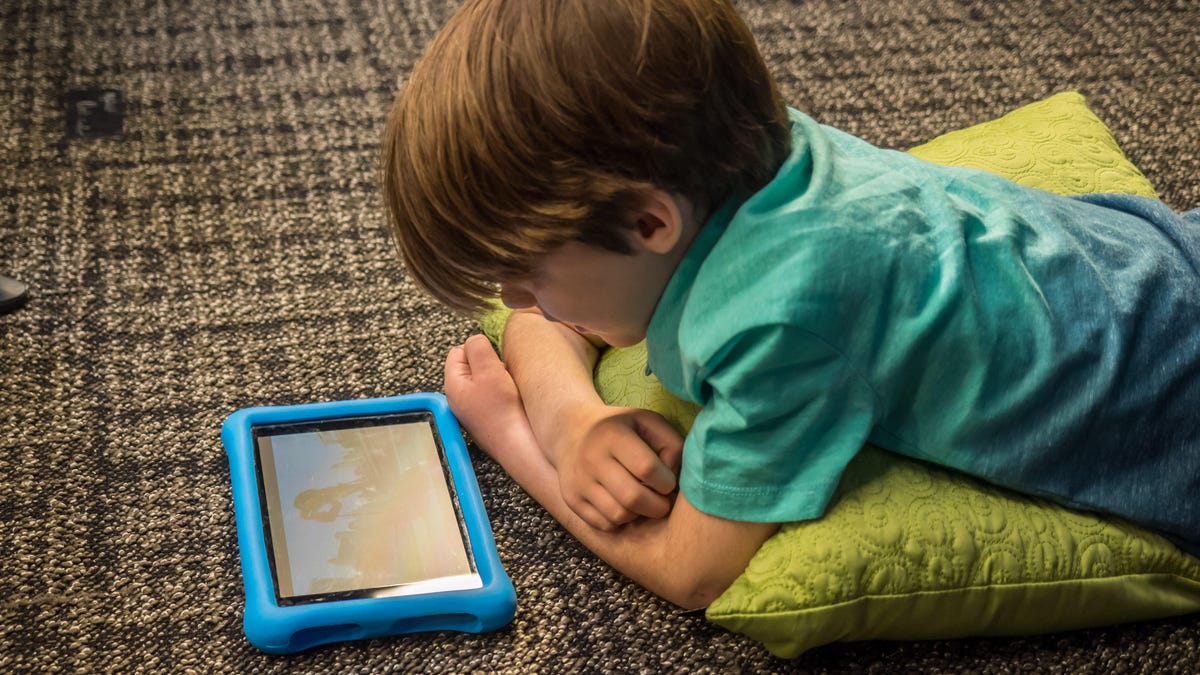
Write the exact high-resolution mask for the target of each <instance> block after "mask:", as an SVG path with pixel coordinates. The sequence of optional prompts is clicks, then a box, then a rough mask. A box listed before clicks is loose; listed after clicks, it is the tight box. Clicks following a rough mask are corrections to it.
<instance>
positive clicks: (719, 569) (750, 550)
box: [505, 437, 778, 609]
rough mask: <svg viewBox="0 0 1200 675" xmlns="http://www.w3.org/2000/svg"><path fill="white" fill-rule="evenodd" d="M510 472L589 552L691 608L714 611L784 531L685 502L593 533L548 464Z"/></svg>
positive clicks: (533, 464)
mask: <svg viewBox="0 0 1200 675" xmlns="http://www.w3.org/2000/svg"><path fill="white" fill-rule="evenodd" d="M531 441H532V437H531ZM505 469H506V470H508V472H509V473H510V474H511V475H512V477H513V478H514V479H515V480H516V481H517V482H518V483H520V484H521V486H522V487H523V488H525V490H526V492H528V493H529V494H530V495H531V496H532V497H533V498H534V499H536V500H537V501H538V502H539V503H540V504H541V505H542V506H543V507H545V509H546V510H547V511H548V512H549V513H550V515H552V516H553V517H554V518H555V519H556V520H558V521H559V522H560V523H562V525H563V527H565V528H566V529H567V530H568V531H569V532H570V533H571V534H573V535H575V537H576V538H578V539H579V541H580V542H581V543H583V545H584V546H586V547H587V548H588V549H590V550H591V551H592V552H593V553H595V554H596V555H598V556H599V557H600V558H602V559H603V560H604V561H605V562H607V563H608V564H610V565H612V566H613V567H614V568H616V569H617V570H618V571H620V572H621V573H623V574H625V575H626V576H628V577H629V578H631V579H633V580H634V581H636V582H637V583H639V584H641V585H642V586H644V587H645V588H646V589H648V590H649V591H651V592H652V593H654V594H655V595H658V596H659V597H662V598H664V599H666V600H668V601H670V602H672V603H674V604H676V605H678V606H680V607H682V608H684V609H697V608H701V607H707V606H708V605H709V604H710V603H711V602H712V601H713V600H715V599H716V598H717V596H719V595H720V594H721V593H722V592H724V591H725V589H726V588H728V587H729V585H730V584H731V583H733V581H734V580H735V579H737V577H738V575H740V574H741V573H742V571H744V570H745V568H746V565H747V564H748V563H749V562H750V559H751V558H752V557H754V554H755V553H756V552H757V551H758V549H759V547H760V546H761V545H762V543H763V542H764V541H766V540H767V538H769V537H770V536H771V535H772V534H774V533H775V532H776V530H777V529H778V525H777V524H774V523H748V522H737V521H730V520H724V519H721V518H716V517H714V516H709V515H707V514H704V513H701V512H700V511H698V510H696V509H695V507H693V506H691V504H689V503H688V502H687V501H686V500H685V499H684V498H682V497H680V498H679V499H678V500H677V501H676V504H675V507H674V508H673V509H672V511H671V514H670V515H669V516H667V517H666V518H656V519H640V520H637V521H634V522H632V523H628V524H626V525H624V526H622V527H621V528H619V529H617V530H614V531H611V532H607V531H603V530H598V529H595V528H593V527H591V526H590V525H588V524H587V523H585V522H584V521H583V520H581V519H580V518H579V516H578V515H576V513H575V512H574V511H572V510H571V509H570V508H569V507H568V506H567V504H566V503H565V502H564V501H563V499H562V494H561V493H560V492H559V490H558V477H557V474H556V473H555V471H554V468H553V467H552V466H550V464H549V462H548V461H543V462H540V463H539V462H528V463H520V464H518V465H517V466H506V467H505Z"/></svg>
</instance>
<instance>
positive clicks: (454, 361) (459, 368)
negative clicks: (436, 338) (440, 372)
mask: <svg viewBox="0 0 1200 675" xmlns="http://www.w3.org/2000/svg"><path fill="white" fill-rule="evenodd" d="M451 377H456V378H469V377H471V364H470V362H468V361H467V355H466V352H465V351H464V350H463V348H462V345H455V346H454V347H451V348H450V351H449V352H447V354H446V367H445V379H446V381H447V382H449V380H450V378H451Z"/></svg>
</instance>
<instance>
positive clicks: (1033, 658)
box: [0, 0, 1200, 673]
mask: <svg viewBox="0 0 1200 675" xmlns="http://www.w3.org/2000/svg"><path fill="white" fill-rule="evenodd" d="M742 7H743V8H744V10H745V12H746V14H747V16H748V19H749V21H750V22H751V24H752V27H753V28H754V30H755V32H756V34H757V35H758V37H759V39H760V41H761V43H762V46H763V49H764V51H765V53H766V54H767V57H768V60H769V62H770V64H771V66H772V67H773V68H774V70H775V72H776V73H777V74H778V76H779V78H780V79H781V81H782V83H783V88H784V90H785V94H786V96H787V98H788V100H789V101H790V102H791V103H792V104H793V105H796V106H798V107H802V108H804V109H806V110H807V111H809V112H810V113H812V114H814V115H815V116H816V117H818V118H819V119H821V120H822V121H825V122H829V123H832V124H834V125H836V126H840V127H842V128H844V129H846V130H848V131H851V132H854V133H857V134H859V135H861V136H864V137H866V138H867V139H869V140H872V141H874V142H876V143H879V144H882V145H886V146H892V147H900V148H905V147H909V146H912V145H914V144H917V143H919V142H921V141H924V140H927V139H929V138H931V137H933V136H935V135H937V134H939V133H941V132H943V131H947V130H950V129H954V128H958V127H962V126H967V125H970V124H974V123H976V122H981V121H984V120H986V119H990V118H993V117H995V116H998V115H999V114H1001V113H1003V112H1006V111H1008V110H1010V109H1013V108H1016V107H1018V106H1020V105H1022V104H1025V103H1028V102H1031V101H1033V100H1035V99H1039V98H1042V97H1045V96H1046V95H1049V94H1051V93H1054V92H1058V91H1062V90H1066V89H1072V88H1074V89H1079V90H1081V91H1082V92H1083V93H1084V94H1085V95H1086V96H1087V97H1088V98H1089V101H1090V103H1091V104H1092V106H1093V107H1094V109H1095V110H1096V111H1097V113H1098V114H1099V115H1100V117H1101V118H1102V119H1104V120H1105V121H1106V122H1107V123H1108V124H1109V125H1110V126H1111V127H1112V128H1113V130H1114V131H1115V133H1116V136H1117V138H1118V140H1119V141H1120V143H1121V144H1122V145H1123V147H1124V148H1125V150H1126V151H1127V153H1128V154H1129V156H1130V157H1131V158H1132V159H1133V160H1134V161H1135V162H1136V163H1137V164H1138V165H1139V166H1141V167H1142V168H1143V169H1144V171H1145V172H1146V174H1147V175H1148V177H1149V178H1150V180H1151V181H1152V182H1153V183H1154V184H1155V185H1156V186H1157V188H1158V189H1159V190H1160V192H1161V194H1162V196H1163V197H1164V199H1165V201H1167V202H1168V203H1169V204H1170V205H1171V206H1173V207H1175V208H1177V209H1182V208H1184V207H1190V206H1195V205H1200V180H1198V179H1197V176H1200V123H1198V120H1200V86H1198V82H1200V37H1198V36H1200V3H1197V2H1195V1H1194V0H1151V1H1150V2H1145V1H1141V0H1119V1H1117V2H1106V3H1079V2H1072V1H1070V0H1042V1H1040V2H1032V1H1030V2H1019V3H1016V2H1014V3H1004V2H1000V3H995V2H983V1H980V2H970V1H968V0H904V1H897V2H861V3H854V2H839V1H836V0H824V1H814V2H786V1H784V0H769V1H763V2H754V3H751V2H744V3H742ZM449 11H450V10H449V7H448V6H447V5H446V4H444V3H442V2H440V1H438V0H386V1H368V0H321V1H315V0H274V1H270V0H255V1H252V2H251V1H248V2H242V3H232V2H231V3H221V2H217V3H214V2H209V1H207V0H203V1H202V0H190V1H189V0H162V1H160V2H150V1H147V0H142V1H132V2H115V3H109V2H101V1H100V0H78V1H75V0H41V1H39V0H6V1H5V2H4V3H3V5H2V6H0V83H2V86H3V91H4V93H5V96H4V100H3V102H0V129H2V130H3V131H0V274H5V273H7V274H9V275H11V276H15V277H18V278H20V279H22V280H23V281H25V282H27V283H28V284H29V285H30V287H31V293H32V295H31V299H30V301H29V303H28V304H27V306H25V307H24V308H22V309H20V310H18V311H16V312H14V313H11V314H7V315H4V316H0V523H2V525H0V598H2V600H0V602H2V604H0V608H2V609H0V671H4V672H43V671H44V672H102V671H114V672H230V673H265V672H292V671H298V672H321V673H332V672H355V673H359V672H379V673H384V672H394V673H403V672H413V671H428V672H454V673H457V672H468V671H484V672H490V671H496V672H511V673H524V672H562V671H577V672H580V671H581V672H599V671H614V672H664V671H665V672H777V671H792V670H796V671H805V672H839V671H852V672H892V671H906V672H914V671H916V672H996V673H1000V672H1014V671H1044V672H1071V673H1075V672H1104V673H1107V672H1154V673H1158V672H1197V669H1198V666H1197V664H1198V663H1200V617H1198V616H1192V617H1184V618H1178V619H1173V620H1165V621H1155V622H1147V623H1141V624H1136V625H1128V626H1119V627H1113V628H1108V629H1102V630H1090V631H1083V632H1074V633H1068V634H1058V635H1047V636H1034V637H1025V638H1007V639H972V640H959V641H945V642H914V643H860V644H836V645H830V646H828V647H824V648H821V649H817V650H815V651H812V652H810V653H808V654H806V655H804V656H802V657H800V658H799V659H797V660H795V661H780V660H776V659H773V658H772V657H770V656H769V655H768V654H767V653H766V652H765V651H764V650H763V649H762V648H761V647H760V646H759V645H758V644H757V643H755V642H752V641H750V640H748V639H746V638H743V637H741V636H738V635H734V634H731V633H727V632H725V631H723V630H721V629H719V628H716V627H714V626H712V625H710V624H707V623H706V622H705V620H704V619H703V618H702V617H697V616H679V615H677V614H676V613H675V612H674V611H672V609H671V607H669V606H668V605H666V604H665V603H663V602H661V601H659V600H657V599H656V598H655V597H653V596H651V595H649V594H648V593H646V592H644V591H642V590H640V589H639V588H638V587H637V586H635V585H634V584H632V583H630V582H629V581H627V580H625V579H624V578H622V577H621V576H620V575H619V574H617V573H615V572H613V571H612V570H611V569H609V568H608V567H606V566H605V565H604V564H602V563H599V562H597V561H596V560H595V559H594V558H593V557H592V556H591V555H590V554H589V553H588V552H587V551H586V550H584V549H582V548H581V547H580V546H579V545H577V544H576V543H575V542H574V541H573V540H572V539H571V538H570V537H568V536H567V535H565V534H564V532H563V531H562V530H560V529H559V528H558V527H557V526H556V525H555V524H554V523H553V521H551V520H549V519H548V518H547V517H546V516H545V514H544V513H543V512H542V511H541V510H540V508H539V507H538V506H537V505H536V504H535V503H533V502H532V501H531V500H530V499H529V498H527V497H526V496H525V495H524V494H523V493H522V492H521V491H520V490H519V489H517V488H516V487H514V486H513V485H512V484H511V483H510V482H509V481H508V479H507V478H506V477H505V476H504V475H503V474H502V473H501V472H500V471H499V470H498V469H497V467H496V465H494V464H493V463H492V462H491V461H490V460H488V459H487V458H486V457H484V456H482V455H480V454H478V453H475V466H476V470H477V473H478V476H479V482H480V484H481V488H482V491H483V494H484V499H485V502H486V504H487V507H488V509H489V510H490V514H491V520H492V523H493V525H494V528H495V533H496V539H497V541H498V545H499V550H500V555H501V558H502V559H503V561H504V563H505V565H506V567H507V569H508V570H509V572H510V574H511V575H512V577H513V581H514V583H515V585H516V589H517V594H518V598H519V603H520V606H519V609H518V613H517V616H516V619H515V620H514V621H513V622H512V624H511V625H510V626H509V627H507V628H505V629H504V630H501V631H499V632H496V633H492V634H487V635H462V634H450V633H442V634H425V635H418V636H409V637H399V638H394V639H387V640H378V641H370V642H362V643H356V644H348V645H343V646H335V647H327V648H321V649H318V650H315V651H312V652H309V653H305V654H302V655H298V656H292V657H269V656H265V655H263V654H260V653H258V652H257V651H255V650H254V649H253V648H252V647H251V646H250V645H249V644H248V643H247V642H246V641H245V639H244V638H243V636H242V629H241V609H242V607H241V606H242V588H241V576H240V570H239V567H238V558H237V543H236V539H235V531H234V520H233V515H232V510H231V504H230V486H229V473H228V468H227V464H226V460H225V455H224V451H223V449H222V447H221V445H220V442H219V439H218V431H219V427H220V424H221V422H222V420H223V419H224V417H225V416H226V415H228V414H229V413H230V412H232V411H234V410H236V409H238V408H241V407H245V406H250V405H259V404H284V403H299V402H308V401H316V400H330V399H348V398H360V397H369V396H380V395H388V394H396V393H405V392H413V391H422V390H437V389H438V388H439V387H440V382H441V363H442V358H443V355H444V353H445V352H446V350H447V348H448V347H449V346H451V345H452V344H454V343H456V342H458V341H460V340H462V339H463V338H465V337H466V336H467V335H469V334H470V333H471V332H472V331H473V327H472V325H471V324H470V323H469V322H468V321H466V320H464V319H463V318H460V317H457V316H454V315H451V314H449V313H447V312H445V311H443V310H442V309H440V308H439V307H437V306H435V305H433V304H432V303H431V302H430V301H429V300H428V299H427V298H425V297H424V296H422V295H421V294H420V293H418V292H416V291H415V290H414V288H413V286H412V285H411V283H410V282H409V281H408V279H407V277H406V274H405V272H404V270H403V269H402V268H401V266H400V265H399V264H398V263H397V262H396V260H395V259H394V256H393V249H392V244H391V243H390V241H389V240H388V239H387V236H386V234H385V231H384V225H383V216H382V209H381V206H380V203H379V199H378V197H377V193H376V186H375V182H374V181H375V174H374V171H375V163H376V158H377V145H378V139H379V136H380V131H381V121H382V119H383V116H384V114H385V111H386V109H387V107H388V104H389V101H390V99H391V96H392V93H393V91H394V88H395V85H396V82H397V78H398V77H402V76H403V74H404V73H405V72H406V71H407V70H408V69H409V68H410V67H411V65H412V63H413V61H414V59H415V58H416V56H417V55H418V53H419V51H420V49H421V48H422V46H423V45H424V43H425V42H426V41H427V40H428V39H429V37H430V36H431V34H432V33H433V31H434V30H435V29H436V27H437V26H438V25H439V24H440V22H441V21H442V20H443V19H444V18H445V17H446V15H447V14H448V12H449ZM93 87H110V88H113V89H117V90H120V91H121V92H122V93H123V95H124V102H125V108H126V110H125V112H126V118H125V121H124V132H123V134H122V135H120V136H116V137H111V138H104V139H99V140H86V139H70V138H68V137H67V136H66V133H65V132H66V121H65V117H64V109H63V107H62V105H61V101H62V96H63V95H64V94H65V93H66V92H67V91H69V90H72V89H86V88H93Z"/></svg>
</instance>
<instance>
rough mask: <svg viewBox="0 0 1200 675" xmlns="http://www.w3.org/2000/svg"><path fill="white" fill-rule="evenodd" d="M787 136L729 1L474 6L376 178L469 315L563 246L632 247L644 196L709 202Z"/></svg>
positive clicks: (404, 95) (755, 174) (407, 242)
mask: <svg viewBox="0 0 1200 675" xmlns="http://www.w3.org/2000/svg"><path fill="white" fill-rule="evenodd" d="M789 145H790V135H789V125H788V120H787V111H786V108H785V107H784V104H783V102H782V98H781V97H780V95H779V92H778V90H777V88H776V86H775V83H774V81H773V80H772V79H771V77H770V75H769V73H768V72H767V68H766V65H765V63H764V62H763V60H762V57H761V55H760V54H759V52H758V49H757V47H756V45H755V42H754V38H753V36H752V35H751V33H750V31H749V29H748V28H747V27H746V25H745V23H744V22H743V21H742V19H741V18H740V17H739V16H738V15H737V12H736V11H735V10H734V9H733V7H732V6H731V5H730V4H729V1H728V0H467V1H466V3H465V4H464V5H463V6H462V7H460V8H459V9H458V11H457V12H456V13H455V14H454V16H453V17H451V19H450V20H449V21H448V22H447V24H446V25H445V27H444V28H443V29H442V30H441V31H440V32H439V33H438V35H437V36H436V37H435V38H434V40H433V42H432V43H431V44H430V46H429V47H428V49H427V50H426V52H425V55H424V56H423V57H422V58H421V60H420V61H419V62H418V63H417V65H416V67H415V68H414V70H413V72H412V75H411V77H409V79H408V82H407V84H406V85H405V86H404V87H403V88H402V89H401V91H400V93H399V95H398V96H397V97H396V101H395V103H394V105H393V106H392V111H391V115H390V118H389V120H388V123H387V130H386V133H385V139H384V148H383V159H382V165H381V180H382V184H383V193H384V198H385V201H386V204H387V209H388V216H389V219H390V221H391V225H392V230H393V233H394V234H395V236H396V241H397V243H398V245H399V250H400V254H401V257H402V258H403V260H404V262H405V264H406V266H407V267H408V269H409V271H410V273H411V274H412V275H413V277H414V278H415V280H416V281H417V282H418V283H419V284H421V285H422V286H423V287H425V288H426V289H427V290H429V291H430V292H431V293H432V294H433V295H434V296H435V297H437V298H438V299H439V300H441V301H442V302H444V303H446V304H448V305H450V306H451V307H454V308H456V309H459V310H463V311H472V310H475V309H477V308H478V307H479V306H480V305H481V304H482V302H483V301H484V300H486V299H487V298H490V297H494V296H495V294H496V284H497V283H498V282H501V281H505V280H509V279H517V278H521V277H523V276H526V275H528V274H529V273H530V272H531V271H532V270H533V268H534V266H535V265H536V264H537V262H538V260H540V259H541V257H542V256H544V255H545V254H547V253H549V252H550V251H552V250H554V249H555V248H556V247H558V246H560V245H562V244H564V243H566V242H568V241H581V242H584V243H588V244H592V245H596V246H600V247H604V248H607V249H610V250H613V251H618V252H628V250H629V249H628V239H627V238H626V236H625V232H626V230H627V228H628V227H630V226H632V223H631V222H629V221H630V218H631V214H633V213H634V212H635V209H636V208H637V207H638V206H640V203H639V202H640V199H641V198H642V196H643V195H645V194H646V192H647V191H648V190H650V189H653V188H659V189H663V190H666V191H668V192H672V193H677V194H682V195H684V196H686V197H688V198H689V199H691V200H692V201H693V202H694V203H697V204H698V205H700V207H701V208H706V207H712V206H715V205H717V204H718V203H720V202H721V201H723V200H724V199H725V198H726V197H727V196H729V195H731V194H735V193H745V194H749V193H750V192H753V191H755V190H757V189H758V188H760V187H761V186H763V185H765V184H766V183H767V181H769V180H770V178H771V177H772V176H773V175H774V173H775V171H776V170H777V169H778V167H779V165H780V164H781V163H782V162H783V159H784V157H785V156H786V154H787V152H788V149H789Z"/></svg>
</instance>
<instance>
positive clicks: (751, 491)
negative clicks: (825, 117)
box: [648, 113, 1200, 542]
mask: <svg viewBox="0 0 1200 675" xmlns="http://www.w3.org/2000/svg"><path fill="white" fill-rule="evenodd" d="M793 123H794V125H795V127H794V129H795V132H794V138H793V153H792V156H791V157H790V158H789V159H788V161H787V162H785V164H784V166H783V168H782V169H781V171H780V173H779V174H778V175H777V176H776V178H775V180H774V181H772V182H771V183H770V184H768V185H767V187H765V188H764V189H763V190H761V191H760V192H759V193H757V194H756V195H754V196H753V197H751V198H750V199H749V200H748V201H746V202H745V203H744V204H742V205H740V209H739V210H738V211H737V213H736V215H735V214H733V213H732V212H731V211H732V208H733V207H727V208H726V209H725V210H724V211H722V212H719V213H718V214H717V215H716V216H715V217H714V218H712V219H711V220H710V222H709V223H708V224H707V225H706V226H705V227H704V228H703V229H702V230H701V233H700V235H699V237H698V239H697V240H696V242H695V243H694V244H693V245H692V248H691V250H689V252H688V256H687V258H686V259H685V260H684V262H683V263H682V264H681V265H680V267H679V270H678V271H677V273H676V276H675V278H674V279H673V280H672V282H671V284H670V285H669V286H668V288H667V290H666V292H665V294H664V296H663V298H662V300H661V301H660V303H659V308H658V310H657V311H656V313H655V316H654V319H653V321H652V323H651V325H650V330H649V332H648V340H649V350H650V358H651V367H652V369H653V370H654V372H655V373H656V374H657V375H658V377H659V378H660V380H662V381H663V382H664V384H665V385H667V386H668V388H670V389H672V390H673V391H675V392H676V393H677V394H680V395H682V396H684V397H686V398H689V399H691V400H692V401H694V402H696V403H698V404H700V405H701V406H703V410H702V412H701V413H700V415H699V417H698V418H697V420H696V424H695V426H694V427H693V429H692V431H691V434H690V435H689V438H688V440H687V445H686V446H685V448H686V449H685V452H684V462H683V472H682V475H681V489H682V490H683V491H684V494H686V495H688V497H689V499H691V500H692V502H693V503H694V504H696V505H697V506H698V507H699V508H701V509H702V510H705V511H707V512H709V513H714V514H717V515H721V516H724V517H726V518H732V519H739V520H752V521H762V522H783V521H791V520H801V519H806V518H812V517H816V516H818V515H820V514H821V513H822V512H823V510H824V507H825V505H826V503H827V501H828V498H829V496H830V495H831V493H832V491H833V489H834V487H835V486H836V484H837V480H838V478H839V476H840V474H841V471H842V469H843V468H844V466H845V464H846V463H847V462H848V461H849V459H850V458H851V457H852V456H853V455H854V454H855V453H856V452H857V451H858V449H859V448H860V447H861V446H862V444H863V443H864V442H866V441H870V442H872V443H875V444H877V445H880V446H882V447H885V448H888V449H891V450H894V451H897V452H900V453H903V454H906V455H910V456H913V457H916V458H919V459H924V460H928V461H932V462H935V463H938V464H942V465H947V466H951V467H954V468H958V469H960V470H963V471H966V472H968V473H972V474H974V475H977V476H981V477H983V478H986V479H988V480H991V481H993V482H996V483H999V484H1002V485H1006V486H1010V487H1014V488H1017V489H1019V490H1022V491H1025V492H1029V493H1033V494H1039V495H1044V496H1050V497H1053V498H1055V499H1056V500H1058V501H1060V502H1064V503H1067V504H1069V505H1074V506H1078V507H1083V508H1088V509H1096V510H1101V511H1106V512H1110V513H1116V514H1118V515H1122V516H1125V517H1128V518H1131V519H1134V520H1136V521H1138V522H1141V523H1143V524H1146V525H1148V526H1151V527H1154V528H1157V529H1160V530H1163V531H1165V532H1168V533H1171V534H1173V535H1174V536H1175V537H1176V538H1184V539H1190V540H1191V541H1193V542H1195V541H1197V540H1200V500H1197V499H1195V498H1194V495H1197V494H1200V424H1198V423H1197V416H1198V411H1200V274H1198V273H1197V267H1200V222H1197V221H1195V220H1194V221H1192V223H1191V225H1190V226H1189V225H1188V224H1186V222H1185V221H1182V220H1181V219H1180V218H1179V217H1178V216H1176V215H1175V214H1173V213H1172V212H1170V210H1168V209H1167V208H1166V207H1165V206H1163V205H1162V204H1161V203H1159V202H1156V201H1153V200H1146V199H1141V198H1132V197H1122V196H1116V195H1112V196H1090V197H1087V198H1085V199H1068V198H1062V197H1059V196H1057V195H1052V194H1050V193H1045V192H1041V191H1037V190H1031V189H1028V188H1024V187H1021V186H1019V185H1016V184H1014V183H1011V182H1009V181H1006V180H1003V179H1000V178H998V177H995V176H992V175H990V174H985V173H982V172H976V171H971V170H963V169H954V168H949V167H941V166H937V165H932V164H929V163H926V162H922V161H921V160H917V159H916V158H913V157H911V156H909V155H906V154H903V153H897V152H891V151H885V150H880V149H877V148H874V147H872V146H870V145H868V144H866V143H864V142H862V141H859V140H857V139H854V138H852V137H850V136H847V135H845V134H842V133H840V132H837V131H836V130H832V129H829V128H828V127H822V126H820V125H817V124H816V123H815V122H813V121H812V120H811V119H809V118H807V117H806V116H804V115H802V114H800V113H793ZM734 206H736V205H734ZM1131 211H1132V212H1131ZM1197 215H1200V214H1197ZM1197 220H1200V218H1198V219H1197Z"/></svg>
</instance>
